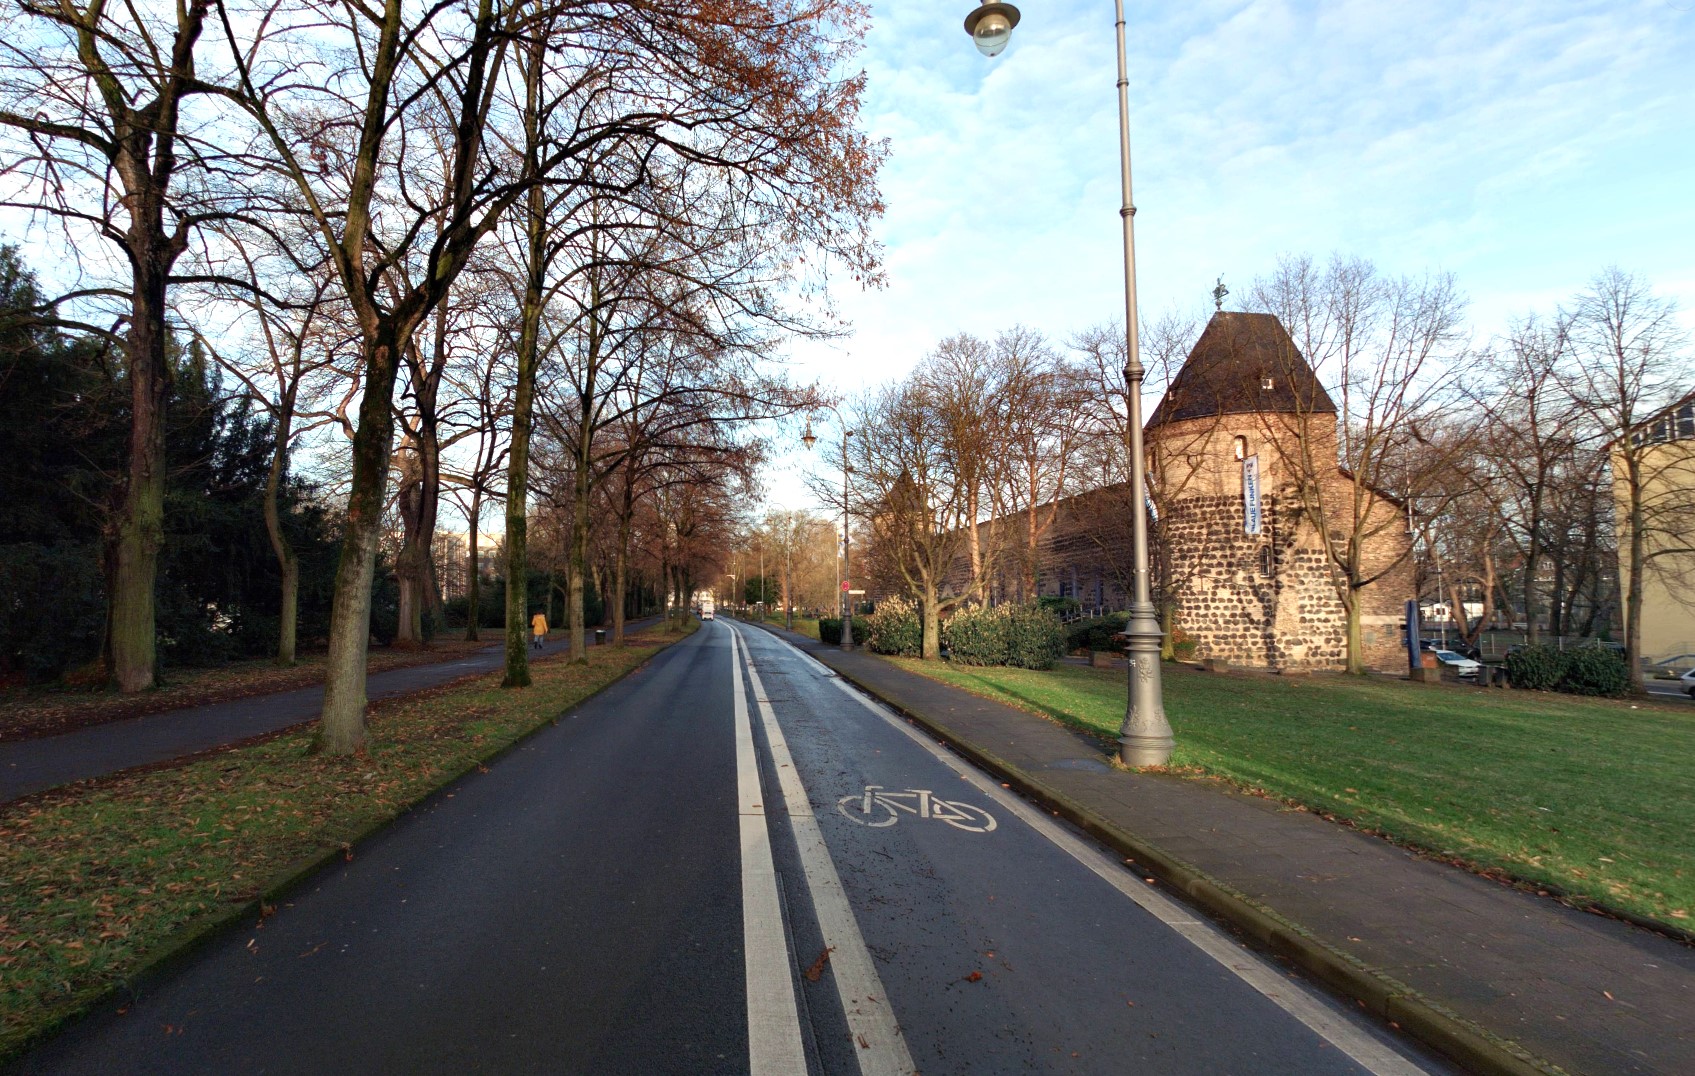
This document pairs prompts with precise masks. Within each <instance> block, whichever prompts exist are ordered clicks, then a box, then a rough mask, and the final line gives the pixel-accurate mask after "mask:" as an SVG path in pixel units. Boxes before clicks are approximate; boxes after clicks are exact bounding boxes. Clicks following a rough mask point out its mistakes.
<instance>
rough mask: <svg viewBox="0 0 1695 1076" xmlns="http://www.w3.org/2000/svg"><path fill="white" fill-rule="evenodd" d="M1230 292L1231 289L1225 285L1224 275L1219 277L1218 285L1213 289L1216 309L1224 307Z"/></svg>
mask: <svg viewBox="0 0 1695 1076" xmlns="http://www.w3.org/2000/svg"><path fill="white" fill-rule="evenodd" d="M1229 294H1230V289H1229V288H1227V287H1225V286H1224V277H1223V276H1222V275H1220V276H1219V278H1218V287H1216V288H1214V289H1212V305H1213V309H1215V310H1223V309H1224V297H1225V296H1226V295H1229Z"/></svg>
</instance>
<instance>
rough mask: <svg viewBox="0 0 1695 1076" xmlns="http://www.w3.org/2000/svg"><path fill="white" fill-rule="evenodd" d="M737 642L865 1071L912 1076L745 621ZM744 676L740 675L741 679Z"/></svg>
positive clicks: (902, 1042)
mask: <svg viewBox="0 0 1695 1076" xmlns="http://www.w3.org/2000/svg"><path fill="white" fill-rule="evenodd" d="M734 631H735V633H736V643H737V645H738V646H739V647H740V648H741V650H742V652H743V653H744V654H745V655H746V657H747V675H748V681H749V682H750V683H751V684H752V685H753V692H754V700H755V702H757V703H758V705H759V719H760V722H761V725H762V727H763V728H764V730H765V740H766V743H767V744H768V745H769V747H770V749H771V763H772V766H773V767H774V768H775V769H776V771H777V782H778V784H779V785H780V786H781V787H782V790H783V803H784V806H786V807H787V808H788V813H789V825H790V827H792V829H793V830H794V837H795V845H796V846H797V847H798V848H799V850H800V861H801V867H802V869H803V871H804V873H805V875H806V887H807V890H808V891H809V892H810V893H811V896H812V907H813V908H814V909H815V910H816V911H817V913H818V926H819V930H820V932H821V933H822V934H823V935H824V945H825V946H826V947H827V948H829V949H830V950H831V952H830V962H829V965H828V966H829V970H830V974H831V976H832V977H833V978H834V979H835V983H836V993H837V995H838V996H839V997H840V998H841V1002H842V1014H843V1015H844V1016H846V1017H847V1024H848V1033H849V1034H850V1035H851V1036H852V1037H853V1039H854V1046H855V1047H856V1049H855V1050H854V1056H856V1057H857V1058H858V1059H859V1071H860V1072H861V1073H862V1074H863V1076H912V1073H913V1072H914V1071H915V1067H914V1066H913V1063H912V1054H911V1053H910V1052H908V1050H907V1048H906V1039H905V1037H904V1036H903V1035H902V1034H901V1030H900V1025H899V1024H897V1023H896V1022H895V1014H894V1010H893V1009H891V1008H890V1006H889V995H888V994H887V993H886V992H885V991H884V990H883V981H882V979H881V978H880V977H879V976H878V974H877V968H876V966H875V965H874V964H872V962H871V953H870V951H869V950H867V949H866V948H865V937H864V935H863V934H861V933H860V931H859V920H857V919H855V918H854V916H853V908H852V907H851V906H849V904H848V899H847V892H846V891H845V890H844V889H843V888H842V880H841V876H840V875H838V874H837V873H836V863H835V860H833V859H831V858H830V849H829V847H828V846H826V845H825V843H824V834H823V833H822V832H821V831H820V830H819V828H818V818H817V816H816V815H814V814H813V813H812V801H811V799H810V798H808V796H807V794H806V786H805V785H804V784H802V783H801V779H800V774H799V773H798V772H797V771H796V769H795V764H794V758H793V757H792V756H791V755H790V754H789V745H788V741H787V740H785V739H784V738H783V730H782V727H781V726H780V725H779V724H778V723H777V715H776V714H775V713H774V712H773V711H772V709H771V703H770V701H769V700H768V699H767V698H766V695H765V687H764V685H763V684H762V683H761V682H760V679H759V670H758V669H756V668H755V667H754V664H753V655H752V654H751V653H748V651H747V644H746V643H744V642H743V641H742V639H741V629H740V628H736V629H734ZM738 683H739V680H738Z"/></svg>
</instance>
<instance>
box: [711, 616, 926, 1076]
mask: <svg viewBox="0 0 1695 1076" xmlns="http://www.w3.org/2000/svg"><path fill="white" fill-rule="evenodd" d="M730 635H731V644H730V673H731V679H732V682H733V683H734V685H735V688H734V692H735V709H736V790H737V794H736V798H737V804H738V807H737V811H738V814H739V815H740V819H741V843H742V933H743V939H744V949H745V953H746V964H747V1026H748V1054H749V1067H750V1069H751V1071H752V1073H753V1076H795V1074H796V1073H804V1072H806V1071H807V1065H806V1048H805V1044H804V1042H803V1040H802V1038H801V1033H800V1015H799V1013H798V1012H797V1011H796V1006H795V989H796V985H797V984H796V982H795V978H794V966H795V965H794V962H793V961H792V960H791V959H790V956H789V947H788V934H787V932H786V931H785V930H784V928H783V916H782V905H781V902H780V900H779V898H778V893H777V872H776V867H775V865H774V864H773V862H772V858H771V837H770V830H769V827H768V826H767V824H766V815H765V800H764V797H763V794H762V793H761V791H760V783H759V757H758V755H757V754H756V753H755V750H754V745H753V726H752V721H751V720H750V718H749V715H748V707H747V693H746V691H745V690H744V689H743V687H742V676H741V672H742V668H743V665H744V663H745V665H746V668H747V675H748V680H749V682H750V683H751V684H752V685H753V692H754V699H755V702H756V704H757V707H758V709H759V719H760V725H761V727H762V728H763V730H764V732H765V741H766V743H767V744H769V745H770V748H771V762H772V767H773V768H774V769H775V770H776V773H777V782H778V785H779V786H780V788H781V790H782V796H783V805H784V806H785V807H786V808H787V810H788V816H789V825H790V827H791V828H792V830H793V832H794V837H795V844H796V846H797V847H798V849H799V852H800V861H801V869H802V871H803V873H804V874H805V877H806V886H807V890H808V892H809V893H810V895H811V897H812V907H813V909H814V911H815V912H816V913H817V915H818V926H819V928H820V932H821V933H822V934H823V937H824V944H825V946H826V947H828V948H829V950H830V962H829V965H828V967H829V970H830V974H831V977H832V978H833V979H834V981H835V986H836V993H837V995H838V996H839V997H840V998H841V1003H842V1013H843V1015H844V1016H845V1017H846V1018H847V1025H848V1032H849V1034H850V1035H851V1036H852V1037H853V1040H854V1041H853V1052H854V1055H855V1056H856V1057H857V1058H858V1059H859V1070H860V1072H861V1073H863V1074H864V1076H910V1074H911V1073H912V1071H913V1064H912V1055H911V1054H910V1053H909V1052H908V1051H907V1048H906V1040H905V1039H904V1038H902V1036H901V1032H900V1027H899V1025H897V1024H896V1023H895V1016H894V1012H893V1011H892V1010H891V1009H890V1008H889V1004H888V995H887V994H885V993H884V992H883V984H882V981H881V980H880V979H879V978H878V976H877V969H876V967H875V966H874V965H873V964H872V963H871V954H870V953H869V952H868V951H867V950H866V948H865V938H864V937H863V936H862V935H861V934H860V932H859V922H858V920H856V919H855V918H854V916H853V909H852V908H851V907H849V905H848V900H847V894H846V892H845V891H844V890H843V889H842V881H841V877H840V876H839V875H837V873H836V865H835V861H834V860H832V859H831V858H830V850H829V848H827V847H826V846H825V844H824V836H823V834H822V833H821V832H820V831H819V829H818V819H817V817H816V816H815V815H814V814H813V813H812V803H811V800H810V799H808V798H807V794H806V787H805V786H804V785H803V784H802V783H801V780H800V774H799V773H797V772H796V770H795V765H794V759H793V758H792V757H791V756H790V755H789V747H788V742H787V741H786V740H785V739H784V738H783V730H782V728H781V727H780V726H779V725H778V724H777V716H776V714H775V713H773V712H772V710H771V703H770V702H769V701H768V700H767V699H766V697H765V687H764V685H763V684H762V683H761V682H760V679H759V670H758V669H756V668H754V666H753V662H752V660H751V657H750V656H749V655H748V652H747V647H746V645H745V644H744V643H743V642H742V639H741V633H740V632H739V631H737V630H736V629H735V628H733V627H732V628H731V629H730Z"/></svg>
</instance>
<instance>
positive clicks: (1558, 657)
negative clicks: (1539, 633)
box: [1502, 643, 1566, 691]
mask: <svg viewBox="0 0 1695 1076" xmlns="http://www.w3.org/2000/svg"><path fill="white" fill-rule="evenodd" d="M1502 664H1503V665H1505V666H1506V669H1507V676H1508V677H1509V678H1511V680H1512V684H1513V686H1514V687H1521V688H1526V689H1528V690H1530V691H1553V690H1554V689H1555V688H1556V687H1558V686H1559V683H1560V677H1561V676H1563V675H1564V674H1565V669H1566V661H1565V654H1564V653H1563V652H1561V651H1559V650H1555V649H1554V648H1553V647H1551V646H1543V645H1541V644H1540V643H1539V644H1537V645H1536V646H1527V647H1525V648H1523V649H1522V650H1515V651H1513V652H1512V653H1511V654H1508V655H1507V656H1506V658H1505V659H1504V660H1503V661H1502Z"/></svg>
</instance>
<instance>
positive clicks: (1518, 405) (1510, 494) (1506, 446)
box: [1471, 315, 1578, 642]
mask: <svg viewBox="0 0 1695 1076" xmlns="http://www.w3.org/2000/svg"><path fill="white" fill-rule="evenodd" d="M1569 348H1570V333H1569V325H1568V324H1567V323H1566V321H1565V320H1564V319H1555V320H1553V321H1547V320H1544V319H1540V318H1537V317H1536V316H1534V315H1532V316H1529V317H1526V318H1524V319H1522V320H1521V321H1519V322H1518V323H1517V324H1516V325H1514V326H1513V327H1512V330H1511V333H1510V335H1509V336H1508V339H1507V342H1506V346H1505V347H1504V348H1502V349H1501V350H1500V351H1498V352H1495V353H1492V354H1489V355H1485V356H1483V369H1484V371H1485V373H1486V377H1485V378H1484V379H1480V389H1481V391H1474V392H1473V393H1471V395H1472V398H1473V399H1474V400H1475V401H1476V402H1477V403H1479V404H1480V405H1481V406H1482V407H1483V425H1482V428H1481V430H1480V435H1481V439H1482V443H1483V444H1482V448H1483V455H1484V457H1485V458H1486V459H1487V460H1488V461H1489V462H1490V464H1491V465H1492V466H1493V467H1494V468H1496V475H1495V480H1494V481H1493V482H1490V483H1488V486H1489V488H1491V489H1494V490H1498V491H1499V492H1498V493H1497V494H1496V496H1495V501H1496V507H1497V515H1499V516H1500V517H1501V518H1502V520H1503V522H1504V524H1505V526H1504V528H1503V529H1504V533H1505V536H1506V537H1507V538H1508V540H1510V541H1511V542H1512V543H1513V545H1514V547H1515V548H1516V550H1517V552H1518V556H1519V561H1520V570H1521V572H1522V577H1521V580H1520V599H1519V600H1520V601H1521V602H1522V603H1523V608H1524V622H1525V632H1526V638H1527V639H1528V640H1529V641H1530V642H1535V641H1536V638H1537V633H1538V632H1539V631H1540V623H1541V618H1542V615H1543V613H1544V612H1545V603H1544V602H1543V600H1542V598H1541V586H1542V568H1543V564H1544V559H1545V558H1546V556H1547V554H1548V550H1549V546H1550V542H1551V535H1550V532H1549V518H1548V516H1549V509H1550V500H1551V497H1552V495H1553V493H1554V491H1555V487H1556V485H1557V483H1558V482H1559V481H1560V480H1561V477H1562V475H1563V474H1565V473H1569V472H1568V471H1567V467H1568V464H1569V462H1570V461H1571V458H1572V455H1573V453H1574V451H1575V450H1576V447H1577V436H1576V435H1577V432H1578V431H1577V430H1576V428H1575V425H1574V422H1573V419H1574V418H1575V415H1574V414H1573V407H1572V403H1571V398H1570V396H1569V394H1567V393H1566V392H1565V391H1564V389H1563V387H1562V385H1561V384H1560V382H1559V380H1558V373H1559V370H1560V368H1561V367H1562V365H1563V364H1564V363H1565V361H1566V358H1567V353H1568V351H1569Z"/></svg>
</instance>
